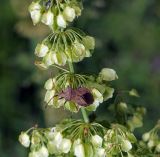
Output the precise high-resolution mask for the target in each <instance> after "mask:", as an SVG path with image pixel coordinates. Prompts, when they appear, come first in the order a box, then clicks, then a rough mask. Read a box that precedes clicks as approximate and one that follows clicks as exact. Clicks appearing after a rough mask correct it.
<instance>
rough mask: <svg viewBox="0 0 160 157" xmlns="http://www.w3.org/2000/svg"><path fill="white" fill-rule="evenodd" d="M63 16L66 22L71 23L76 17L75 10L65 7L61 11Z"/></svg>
mask: <svg viewBox="0 0 160 157" xmlns="http://www.w3.org/2000/svg"><path fill="white" fill-rule="evenodd" d="M63 16H64V18H65V19H66V20H67V21H69V22H72V21H73V20H74V18H75V17H76V13H75V10H74V9H73V8H71V7H66V8H65V9H64V11H63Z"/></svg>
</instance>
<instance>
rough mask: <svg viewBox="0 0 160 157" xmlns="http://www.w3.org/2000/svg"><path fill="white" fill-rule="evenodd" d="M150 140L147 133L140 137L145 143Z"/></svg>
mask: <svg viewBox="0 0 160 157" xmlns="http://www.w3.org/2000/svg"><path fill="white" fill-rule="evenodd" d="M149 138H150V133H149V132H147V133H144V134H143V136H142V139H143V141H145V142H147V141H148V140H149Z"/></svg>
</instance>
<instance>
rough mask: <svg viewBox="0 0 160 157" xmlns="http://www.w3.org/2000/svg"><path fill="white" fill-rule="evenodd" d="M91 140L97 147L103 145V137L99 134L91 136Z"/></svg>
mask: <svg viewBox="0 0 160 157" xmlns="http://www.w3.org/2000/svg"><path fill="white" fill-rule="evenodd" d="M91 142H92V144H93V146H95V147H101V146H102V142H103V139H102V137H100V136H99V135H94V136H92V138H91Z"/></svg>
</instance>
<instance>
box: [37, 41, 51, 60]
mask: <svg viewBox="0 0 160 157" xmlns="http://www.w3.org/2000/svg"><path fill="white" fill-rule="evenodd" d="M48 51H49V48H48V46H47V45H45V44H38V45H37V47H36V49H35V54H36V55H37V56H38V57H44V56H46V54H47V52H48Z"/></svg>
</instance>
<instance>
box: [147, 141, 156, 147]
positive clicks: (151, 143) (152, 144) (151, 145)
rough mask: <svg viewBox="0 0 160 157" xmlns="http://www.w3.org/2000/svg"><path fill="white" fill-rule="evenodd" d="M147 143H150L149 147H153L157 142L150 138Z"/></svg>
mask: <svg viewBox="0 0 160 157" xmlns="http://www.w3.org/2000/svg"><path fill="white" fill-rule="evenodd" d="M147 145H148V147H149V148H152V147H154V146H155V142H154V141H153V140H149V141H148V143H147Z"/></svg>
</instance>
